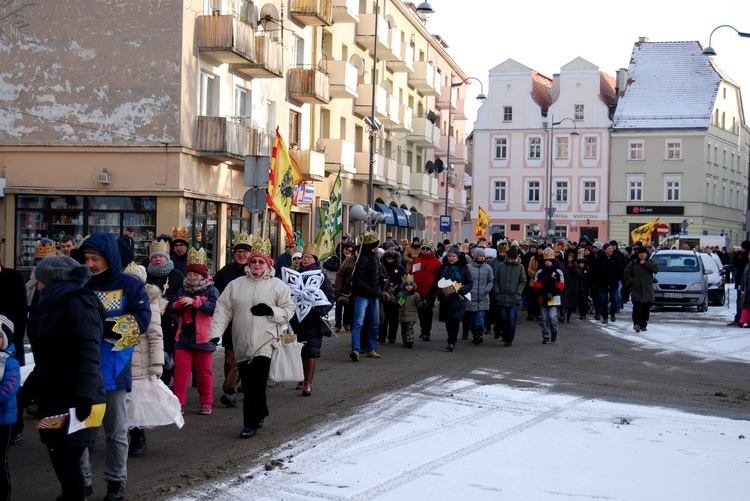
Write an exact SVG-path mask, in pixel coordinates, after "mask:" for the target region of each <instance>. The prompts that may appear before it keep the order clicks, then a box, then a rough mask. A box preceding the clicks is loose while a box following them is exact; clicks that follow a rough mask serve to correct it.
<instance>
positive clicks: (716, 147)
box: [714, 146, 719, 165]
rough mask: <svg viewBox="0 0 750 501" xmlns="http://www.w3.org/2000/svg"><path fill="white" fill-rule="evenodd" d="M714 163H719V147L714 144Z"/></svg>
mask: <svg viewBox="0 0 750 501" xmlns="http://www.w3.org/2000/svg"><path fill="white" fill-rule="evenodd" d="M714 165H719V147H718V146H714Z"/></svg>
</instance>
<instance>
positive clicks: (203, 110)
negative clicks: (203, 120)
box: [200, 71, 219, 117]
mask: <svg viewBox="0 0 750 501" xmlns="http://www.w3.org/2000/svg"><path fill="white" fill-rule="evenodd" d="M200 92H201V95H200V101H201V102H200V114H201V116H204V117H211V116H216V115H217V114H218V111H219V79H218V78H216V76H215V75H211V74H210V73H206V72H205V71H201V90H200Z"/></svg>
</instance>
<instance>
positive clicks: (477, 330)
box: [471, 326, 484, 344]
mask: <svg viewBox="0 0 750 501" xmlns="http://www.w3.org/2000/svg"><path fill="white" fill-rule="evenodd" d="M483 333H484V328H483V327H480V326H475V327H474V328H472V329H471V334H472V335H473V337H474V338H473V339H472V340H471V342H472V343H474V344H482V341H484V339H483V338H482V334H483Z"/></svg>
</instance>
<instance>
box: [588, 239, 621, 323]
mask: <svg viewBox="0 0 750 501" xmlns="http://www.w3.org/2000/svg"><path fill="white" fill-rule="evenodd" d="M614 251H615V248H614V247H613V246H612V245H611V244H609V243H606V244H603V245H602V250H601V252H599V255H598V256H597V258H596V261H595V263H596V264H595V268H594V270H593V275H594V280H596V288H597V291H598V294H599V300H598V301H597V312H598V313H599V315H601V317H602V323H603V324H606V323H607V322H608V321H609V320H612V322H614V321H615V320H616V317H615V313H617V298H618V297H619V291H620V281H621V280H622V272H623V266H622V261H621V260H620V258H619V257H617V256H616V255H615V254H614Z"/></svg>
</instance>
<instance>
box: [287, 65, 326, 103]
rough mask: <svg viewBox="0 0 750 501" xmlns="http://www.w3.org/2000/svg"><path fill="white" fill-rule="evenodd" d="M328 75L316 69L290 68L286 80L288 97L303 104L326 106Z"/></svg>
mask: <svg viewBox="0 0 750 501" xmlns="http://www.w3.org/2000/svg"><path fill="white" fill-rule="evenodd" d="M329 88H330V86H329V80H328V74H327V73H325V72H323V71H321V70H320V69H318V68H312V69H306V68H291V69H290V70H289V74H288V75H287V80H286V90H287V92H288V93H289V97H291V98H294V99H296V100H297V101H301V102H303V103H312V104H328V103H329V102H330V101H331V97H330V95H329V93H328V92H329Z"/></svg>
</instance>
